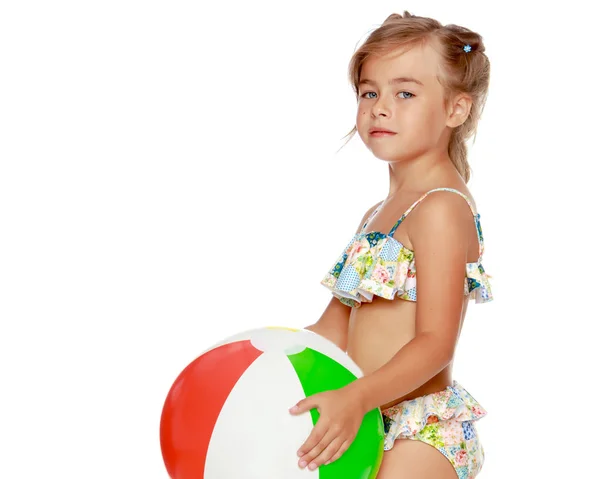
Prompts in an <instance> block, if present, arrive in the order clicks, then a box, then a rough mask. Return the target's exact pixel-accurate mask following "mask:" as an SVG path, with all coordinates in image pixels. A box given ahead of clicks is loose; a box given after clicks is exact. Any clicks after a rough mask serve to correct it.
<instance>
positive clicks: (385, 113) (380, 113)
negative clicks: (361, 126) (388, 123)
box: [371, 95, 391, 118]
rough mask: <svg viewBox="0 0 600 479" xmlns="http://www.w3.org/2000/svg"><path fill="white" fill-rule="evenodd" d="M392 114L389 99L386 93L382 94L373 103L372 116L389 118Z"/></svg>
mask: <svg viewBox="0 0 600 479" xmlns="http://www.w3.org/2000/svg"><path fill="white" fill-rule="evenodd" d="M390 115H391V109H390V107H389V105H388V103H387V100H386V98H385V96H384V95H381V96H380V97H379V99H378V100H377V101H376V102H375V103H374V104H373V108H372V109H371V116H372V117H373V118H378V117H384V118H389V117H390Z"/></svg>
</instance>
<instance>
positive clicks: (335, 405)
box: [290, 383, 368, 470]
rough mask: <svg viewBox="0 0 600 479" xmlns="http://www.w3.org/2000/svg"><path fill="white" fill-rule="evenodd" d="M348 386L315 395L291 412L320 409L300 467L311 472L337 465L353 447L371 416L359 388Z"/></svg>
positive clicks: (299, 462) (304, 447)
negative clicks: (306, 468) (362, 426)
mask: <svg viewBox="0 0 600 479" xmlns="http://www.w3.org/2000/svg"><path fill="white" fill-rule="evenodd" d="M352 384H353V383H351V384H350V385H348V386H345V387H343V388H340V389H335V390H332V391H325V392H322V393H317V394H313V395H312V396H309V397H307V398H305V399H303V400H301V401H300V402H298V403H297V404H296V405H295V406H294V407H292V408H291V409H290V413H292V414H294V415H297V414H302V413H304V412H307V411H310V410H311V409H313V408H317V410H318V411H319V414H320V417H319V420H318V421H317V424H316V425H315V427H314V428H313V430H312V432H311V434H310V436H308V439H307V440H306V442H305V443H304V444H303V445H302V446H301V447H300V450H299V451H298V456H300V459H299V461H298V465H299V466H300V467H301V468H304V467H306V466H307V465H308V468H309V469H311V470H314V469H316V468H317V467H319V466H320V465H322V464H329V463H330V462H333V461H336V460H337V459H339V458H340V457H341V455H342V454H343V453H344V452H345V451H346V450H347V449H348V448H349V447H350V444H352V441H354V438H355V437H356V434H357V433H358V429H359V427H360V425H361V424H362V420H363V417H364V416H365V414H366V413H367V412H368V411H366V410H365V408H364V406H363V401H362V397H361V396H360V395H359V393H358V392H357V390H356V388H352V387H349V386H351V385H352Z"/></svg>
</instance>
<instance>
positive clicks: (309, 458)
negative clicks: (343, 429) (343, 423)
mask: <svg viewBox="0 0 600 479" xmlns="http://www.w3.org/2000/svg"><path fill="white" fill-rule="evenodd" d="M338 435H339V434H338V431H337V430H336V429H334V428H329V429H328V430H327V432H326V433H325V434H324V435H323V437H322V439H321V440H319V441H317V442H316V443H315V445H314V446H313V447H311V448H310V449H309V450H308V452H307V453H306V454H304V455H303V456H302V458H301V459H300V462H299V465H300V467H304V466H306V465H309V464H310V463H311V462H314V459H315V458H316V457H318V456H319V455H320V454H321V453H322V452H323V451H324V450H325V449H327V447H328V446H329V445H330V444H331V443H332V442H333V441H334V440H335V439H336V438H337V437H338ZM339 446H340V445H339V444H338V445H337V447H338V448H339ZM336 450H337V449H336ZM333 452H335V451H332V454H333ZM302 463H304V466H303V465H302Z"/></svg>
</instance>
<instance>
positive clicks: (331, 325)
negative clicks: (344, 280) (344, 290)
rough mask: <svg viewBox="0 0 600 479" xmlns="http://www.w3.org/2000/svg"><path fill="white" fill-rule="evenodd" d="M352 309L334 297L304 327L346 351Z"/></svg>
mask: <svg viewBox="0 0 600 479" xmlns="http://www.w3.org/2000/svg"><path fill="white" fill-rule="evenodd" d="M378 204H379V203H377V205H378ZM377 205H374V206H372V207H371V208H369V210H368V211H367V212H366V213H365V215H364V216H363V218H362V220H361V222H360V224H359V225H358V228H357V230H356V232H357V233H358V232H359V231H360V229H361V228H362V225H363V224H364V223H365V221H367V218H368V217H369V215H370V214H371V213H372V212H373V211H374V210H375V208H376V207H377ZM351 310H352V308H350V306H346V305H345V304H343V303H341V302H340V300H339V299H337V298H336V297H332V298H331V300H330V301H329V304H328V305H327V307H326V308H325V311H323V314H322V315H321V317H320V318H319V320H318V321H317V322H316V323H314V324H311V325H310V326H306V327H305V328H304V329H308V330H309V331H313V332H315V333H317V334H319V335H321V336H323V337H324V338H326V339H329V340H330V341H332V342H333V343H335V344H336V345H337V346H338V347H339V348H340V349H342V350H343V351H346V347H347V343H348V321H349V319H350V312H351Z"/></svg>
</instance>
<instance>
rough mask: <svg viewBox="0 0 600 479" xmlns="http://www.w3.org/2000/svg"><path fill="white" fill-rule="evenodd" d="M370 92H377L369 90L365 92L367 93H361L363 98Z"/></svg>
mask: <svg viewBox="0 0 600 479" xmlns="http://www.w3.org/2000/svg"><path fill="white" fill-rule="evenodd" d="M369 93H375V92H374V91H367V92H365V93H363V94H362V95H361V98H365V95H368V94H369Z"/></svg>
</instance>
